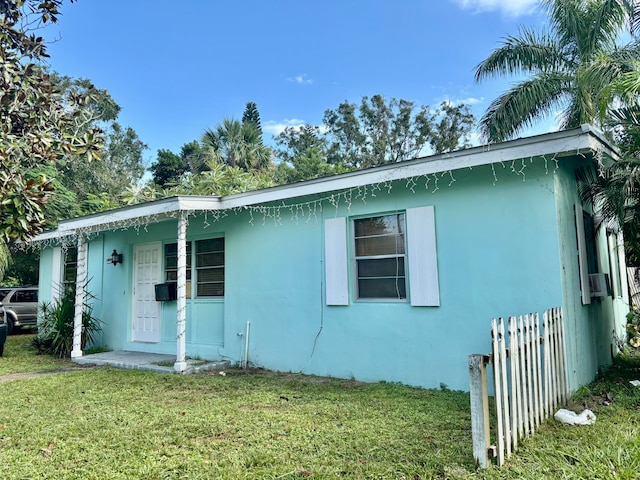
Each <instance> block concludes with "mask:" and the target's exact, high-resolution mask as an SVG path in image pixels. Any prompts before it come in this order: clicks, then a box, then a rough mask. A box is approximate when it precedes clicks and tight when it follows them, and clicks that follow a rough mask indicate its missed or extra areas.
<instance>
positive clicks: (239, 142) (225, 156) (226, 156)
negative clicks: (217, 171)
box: [202, 118, 271, 170]
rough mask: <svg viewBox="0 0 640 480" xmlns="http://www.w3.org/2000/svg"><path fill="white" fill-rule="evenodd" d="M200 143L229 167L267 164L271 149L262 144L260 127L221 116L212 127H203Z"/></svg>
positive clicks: (260, 167) (253, 167)
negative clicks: (218, 123)
mask: <svg viewBox="0 0 640 480" xmlns="http://www.w3.org/2000/svg"><path fill="white" fill-rule="evenodd" d="M202 144H203V146H204V147H205V148H206V149H208V150H209V152H210V153H211V155H212V156H213V158H215V159H216V160H217V161H219V162H221V163H224V164H225V165H228V166H230V167H239V168H242V169H243V170H251V169H253V170H263V169H266V168H268V167H269V166H270V165H271V149H270V148H269V147H267V146H265V145H263V144H262V137H261V135H260V130H259V129H258V128H257V127H256V126H255V125H254V124H253V123H252V122H239V121H237V120H234V119H229V118H225V119H224V120H223V121H222V123H221V124H220V125H218V126H217V127H216V129H215V130H211V129H207V130H206V131H205V133H204V135H203V137H202Z"/></svg>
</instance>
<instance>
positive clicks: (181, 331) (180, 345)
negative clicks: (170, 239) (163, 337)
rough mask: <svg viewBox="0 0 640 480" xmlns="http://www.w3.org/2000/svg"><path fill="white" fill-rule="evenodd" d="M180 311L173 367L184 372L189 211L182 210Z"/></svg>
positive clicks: (179, 256) (179, 258)
mask: <svg viewBox="0 0 640 480" xmlns="http://www.w3.org/2000/svg"><path fill="white" fill-rule="evenodd" d="M177 296H178V298H177V307H178V313H177V318H176V326H177V329H178V332H177V333H178V335H177V344H176V363H175V364H174V365H173V369H174V370H175V371H176V372H178V373H179V372H183V371H185V370H186V369H187V361H186V334H185V331H186V323H187V213H186V212H180V216H179V217H178V292H177Z"/></svg>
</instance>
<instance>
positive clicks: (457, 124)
mask: <svg viewBox="0 0 640 480" xmlns="http://www.w3.org/2000/svg"><path fill="white" fill-rule="evenodd" d="M431 120H432V126H431V132H430V135H429V145H431V149H432V150H433V153H436V154H438V153H445V152H451V151H452V150H456V149H459V148H467V147H469V146H471V143H470V142H469V137H470V135H471V130H472V129H473V127H474V125H475V118H474V116H473V114H472V113H471V109H470V108H469V106H468V105H464V104H461V105H455V104H453V103H451V102H442V103H441V104H440V106H439V107H438V109H437V110H436V111H435V113H434V114H433V115H432V116H431Z"/></svg>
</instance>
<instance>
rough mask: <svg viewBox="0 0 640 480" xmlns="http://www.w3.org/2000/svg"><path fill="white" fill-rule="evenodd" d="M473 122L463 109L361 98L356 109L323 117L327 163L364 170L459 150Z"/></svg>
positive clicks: (351, 107) (346, 107)
mask: <svg viewBox="0 0 640 480" xmlns="http://www.w3.org/2000/svg"><path fill="white" fill-rule="evenodd" d="M473 123H474V118H473V116H472V115H471V114H470V113H469V109H468V107H466V106H457V107H456V106H453V105H450V104H448V103H443V104H442V105H441V106H440V108H438V110H437V111H436V112H435V113H433V112H431V111H430V110H429V107H428V106H426V105H422V106H419V107H416V105H415V103H414V102H410V101H408V100H402V99H400V100H397V99H395V98H391V99H389V100H386V99H385V98H384V97H383V96H382V95H374V96H372V97H371V98H369V97H363V98H362V100H361V102H360V105H359V106H356V104H353V103H349V102H347V101H346V102H343V103H341V104H340V105H339V106H338V108H337V109H335V110H327V111H326V112H325V114H324V126H325V128H326V131H327V133H326V135H327V139H328V149H327V156H328V161H329V163H332V164H337V165H342V166H344V167H347V168H365V167H371V166H375V165H383V164H385V163H393V162H399V161H402V160H408V159H410V158H415V157H417V156H419V155H421V154H426V153H427V147H428V146H431V147H432V150H433V153H442V152H444V151H449V150H453V149H456V148H460V147H463V146H465V145H466V144H467V141H468V135H469V133H470V131H471V127H472V126H473Z"/></svg>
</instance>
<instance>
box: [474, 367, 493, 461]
mask: <svg viewBox="0 0 640 480" xmlns="http://www.w3.org/2000/svg"><path fill="white" fill-rule="evenodd" d="M488 360H489V359H488V357H487V356H486V355H477V354H475V355H469V393H470V395H471V437H472V440H473V457H474V458H475V460H476V464H477V465H478V466H479V467H481V468H487V467H488V466H489V465H490V463H491V457H490V456H489V443H490V437H489V394H488V386H487V363H489V361H488Z"/></svg>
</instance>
